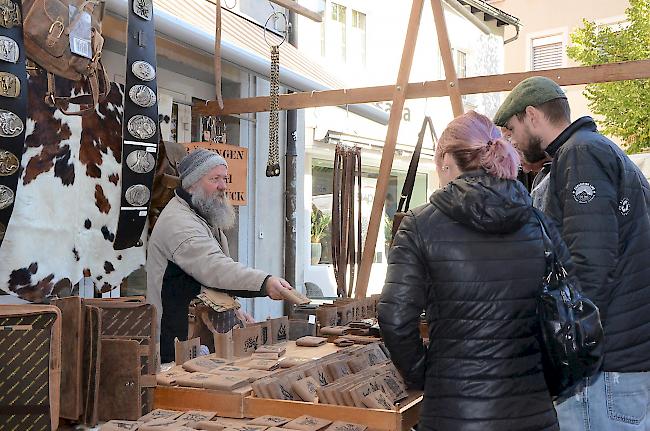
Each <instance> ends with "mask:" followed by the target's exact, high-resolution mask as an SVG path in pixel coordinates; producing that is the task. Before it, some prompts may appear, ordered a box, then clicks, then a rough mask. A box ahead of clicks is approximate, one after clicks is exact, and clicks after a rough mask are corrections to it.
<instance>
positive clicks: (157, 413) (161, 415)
mask: <svg viewBox="0 0 650 431" xmlns="http://www.w3.org/2000/svg"><path fill="white" fill-rule="evenodd" d="M181 414H183V412H178V411H176V410H165V409H155V410H152V411H150V412H149V413H147V414H146V415H144V416H142V417H141V418H140V419H138V422H145V423H147V422H149V421H153V420H155V419H176V418H177V417H179V416H180V415H181Z"/></svg>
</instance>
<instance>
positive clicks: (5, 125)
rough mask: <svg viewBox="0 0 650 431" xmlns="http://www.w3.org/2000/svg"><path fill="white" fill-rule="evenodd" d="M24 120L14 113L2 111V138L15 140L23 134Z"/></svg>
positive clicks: (0, 118) (0, 116)
mask: <svg viewBox="0 0 650 431" xmlns="http://www.w3.org/2000/svg"><path fill="white" fill-rule="evenodd" d="M24 128H25V126H24V125H23V120H21V119H20V117H19V116H18V115H16V114H14V113H13V112H10V111H5V110H4V109H0V137H2V138H14V137H16V136H18V135H20V134H21V133H22V132H23V129H24Z"/></svg>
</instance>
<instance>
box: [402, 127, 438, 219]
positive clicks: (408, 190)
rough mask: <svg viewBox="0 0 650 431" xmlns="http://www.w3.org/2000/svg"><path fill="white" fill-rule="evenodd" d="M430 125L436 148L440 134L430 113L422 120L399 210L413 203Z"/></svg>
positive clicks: (403, 209)
mask: <svg viewBox="0 0 650 431" xmlns="http://www.w3.org/2000/svg"><path fill="white" fill-rule="evenodd" d="M427 125H428V126H429V131H430V132H431V139H433V148H434V149H435V147H436V144H437V143H438V136H437V135H436V130H435V128H434V127H433V121H432V120H431V117H429V116H428V115H427V116H425V117H424V120H422V128H421V129H420V133H419V134H418V142H417V144H416V145H415V150H413V156H411V163H410V164H409V170H408V172H407V174H406V179H405V180H404V185H403V186H402V194H401V196H400V199H399V204H398V205H397V212H404V211H408V209H409V205H410V204H411V195H412V194H413V187H414V186H415V176H416V174H417V170H418V164H419V163H420V153H421V152H422V144H423V143H424V132H425V130H426V128H427Z"/></svg>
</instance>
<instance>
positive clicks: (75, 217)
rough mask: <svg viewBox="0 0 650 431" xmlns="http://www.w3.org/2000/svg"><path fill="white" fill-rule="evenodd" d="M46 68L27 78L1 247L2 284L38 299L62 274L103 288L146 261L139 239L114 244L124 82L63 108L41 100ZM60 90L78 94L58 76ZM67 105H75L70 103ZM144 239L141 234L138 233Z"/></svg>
mask: <svg viewBox="0 0 650 431" xmlns="http://www.w3.org/2000/svg"><path fill="white" fill-rule="evenodd" d="M46 87H47V85H46V75H45V74H44V73H42V72H41V73H38V74H37V75H34V76H31V77H30V79H29V108H28V119H27V123H26V139H25V153H24V155H23V157H22V163H21V173H20V182H19V184H18V189H17V192H16V203H15V208H14V211H13V215H12V217H11V221H10V223H9V226H8V227H7V232H6V235H5V239H4V242H3V243H2V247H0V289H2V290H3V291H5V292H6V293H10V294H13V295H18V296H19V297H21V298H23V299H26V300H29V301H35V302H39V301H42V300H43V299H44V298H46V297H48V296H49V295H51V294H52V291H53V289H54V286H55V285H56V284H57V283H59V282H61V281H62V280H65V279H68V280H70V281H71V282H72V284H75V283H77V282H79V280H80V279H81V278H82V277H84V275H86V276H88V275H89V276H90V277H91V279H92V281H93V282H94V283H95V286H96V288H97V290H102V291H107V290H110V289H112V288H115V287H117V286H119V285H120V283H121V282H122V280H123V279H124V278H125V277H126V276H128V275H129V274H130V273H131V272H133V271H134V270H135V269H137V268H139V267H140V266H141V265H143V264H144V262H145V249H146V241H143V242H144V244H145V245H143V246H142V247H135V248H131V249H127V250H121V251H115V250H113V245H112V243H113V240H114V238H115V230H116V228H117V220H118V215H119V210H120V186H121V184H120V183H121V180H120V176H121V164H120V161H121V157H122V155H121V150H122V99H123V94H124V91H123V87H122V86H119V85H117V84H114V83H113V84H111V91H110V93H109V95H108V97H107V98H106V100H104V101H103V102H102V103H100V104H99V105H98V106H97V107H96V109H95V110H94V111H91V112H88V113H86V114H84V115H83V116H75V115H65V114H64V113H62V112H61V111H60V110H58V109H54V108H51V107H49V106H48V105H47V104H45V102H44V97H45V93H46ZM57 93H58V94H59V95H65V94H70V95H78V94H82V93H84V91H83V89H82V86H81V85H80V84H78V83H74V82H71V81H65V80H57ZM70 108H74V106H71V107H70ZM143 240H144V238H143Z"/></svg>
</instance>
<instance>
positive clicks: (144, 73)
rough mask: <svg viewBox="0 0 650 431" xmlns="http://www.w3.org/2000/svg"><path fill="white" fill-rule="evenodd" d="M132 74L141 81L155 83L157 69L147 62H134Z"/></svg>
mask: <svg viewBox="0 0 650 431" xmlns="http://www.w3.org/2000/svg"><path fill="white" fill-rule="evenodd" d="M131 72H133V74H134V75H135V77H136V78H138V79H139V80H141V81H145V82H149V81H153V79H154V78H155V77H156V69H154V67H153V66H152V65H150V64H149V63H147V62H146V61H142V60H138V61H134V62H133V64H132V65H131Z"/></svg>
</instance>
